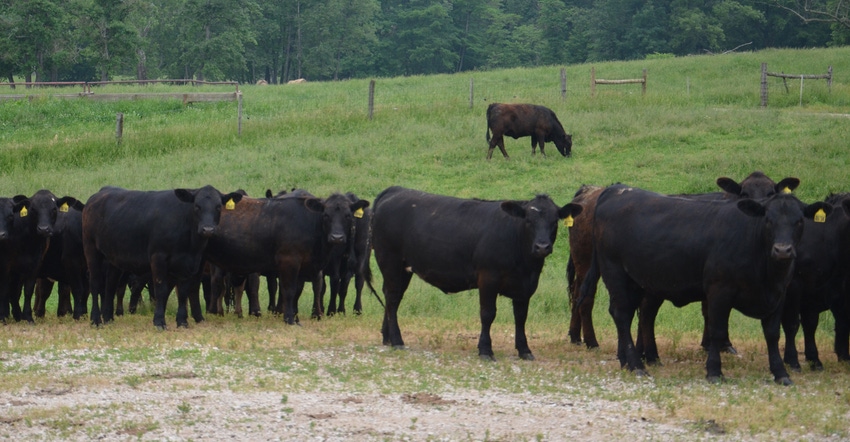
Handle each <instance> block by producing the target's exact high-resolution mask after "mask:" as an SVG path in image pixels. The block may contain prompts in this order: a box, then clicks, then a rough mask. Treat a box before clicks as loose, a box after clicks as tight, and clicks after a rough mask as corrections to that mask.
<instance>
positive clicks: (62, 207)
mask: <svg viewBox="0 0 850 442" xmlns="http://www.w3.org/2000/svg"><path fill="white" fill-rule="evenodd" d="M59 211H60V212H67V211H68V203H62V205H61V206H59Z"/></svg>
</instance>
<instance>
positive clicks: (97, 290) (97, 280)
mask: <svg viewBox="0 0 850 442" xmlns="http://www.w3.org/2000/svg"><path fill="white" fill-rule="evenodd" d="M95 253H97V256H89V255H90V253H89V250H88V249H87V250H86V258H87V259H86V261H87V263H88V267H89V290H91V315H90V319H91V323H92V325H95V326H100V324H102V323H103V320H102V318H101V317H100V300H101V299H102V298H103V292H104V287H105V286H106V263H105V260H104V258H103V256H102V255H100V253H98V252H95ZM75 314H76V311H75Z"/></svg>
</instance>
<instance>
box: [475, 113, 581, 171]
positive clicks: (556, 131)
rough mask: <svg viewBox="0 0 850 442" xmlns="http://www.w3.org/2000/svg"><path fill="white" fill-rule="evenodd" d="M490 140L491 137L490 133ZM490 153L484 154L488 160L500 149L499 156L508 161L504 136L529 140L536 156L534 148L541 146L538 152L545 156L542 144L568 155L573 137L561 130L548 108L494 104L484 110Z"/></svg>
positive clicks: (562, 128)
mask: <svg viewBox="0 0 850 442" xmlns="http://www.w3.org/2000/svg"><path fill="white" fill-rule="evenodd" d="M491 131H492V132H493V138H492V139H491V138H490V132H491ZM485 135H486V138H487V143H489V146H490V150H488V151H487V159H488V160H489V159H490V158H492V157H493V150H494V149H495V148H496V146H499V150H501V151H502V155H504V156H505V158H508V152H507V151H505V138H504V136H505V135H507V136H509V137H513V138H514V139H517V138H520V137H528V136H530V137H531V154H532V155H534V154H535V153H537V145H538V144H539V145H540V153H541V154H543V156H546V152H544V151H543V145H544V144H545V143H546V142H547V141H551V142H554V143H555V147H557V148H558V152H561V155H563V156H565V157H568V156H570V153H571V150H572V147H573V137H572V135H570V134H568V133H566V132H565V131H564V126H562V125H561V122H560V121H558V117H557V116H555V112H552V110H551V109H549V108H547V107H543V106H538V105H536V104H505V103H493V104H491V105H490V106H488V107H487V132H486V133H485Z"/></svg>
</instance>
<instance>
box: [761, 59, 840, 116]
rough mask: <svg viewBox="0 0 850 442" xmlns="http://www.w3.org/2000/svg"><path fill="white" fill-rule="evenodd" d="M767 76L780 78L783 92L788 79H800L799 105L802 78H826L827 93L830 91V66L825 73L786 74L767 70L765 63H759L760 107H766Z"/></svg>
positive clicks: (801, 101) (801, 94)
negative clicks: (783, 86)
mask: <svg viewBox="0 0 850 442" xmlns="http://www.w3.org/2000/svg"><path fill="white" fill-rule="evenodd" d="M767 77H778V78H781V79H782V83H783V84H784V85H785V93H786V94H787V93H788V92H789V91H788V79H789V78H792V79H796V78H799V79H800V106H802V105H803V80H804V79H810V80H826V87H827V90H828V91H829V93H832V66H828V67H827V69H826V74H786V73H784V72H779V73H777V72H768V70H767V63H762V64H761V107H767V96H768V94H767Z"/></svg>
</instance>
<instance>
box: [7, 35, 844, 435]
mask: <svg viewBox="0 0 850 442" xmlns="http://www.w3.org/2000/svg"><path fill="white" fill-rule="evenodd" d="M762 62H767V63H768V66H769V69H770V70H771V71H784V72H788V73H821V72H826V69H827V66H828V65H832V66H833V72H834V75H835V78H834V81H833V85H832V90H831V92H830V91H828V90H827V87H826V82H825V81H823V80H818V81H811V80H807V81H806V82H805V84H804V93H803V105H802V106H799V105H798V101H799V82H797V83H796V84H795V83H794V81H790V83H789V84H791V86H790V88H791V92H789V93H785V91H784V86H783V84H782V81H781V80H779V79H773V78H772V79H770V104H769V106H768V108H767V109H760V108H759V81H760V64H761V63H762ZM593 67H595V69H596V73H597V78H606V79H617V78H636V77H638V76H639V75H640V74H641V70H642V69H644V68H646V69H647V71H648V85H647V93H646V95H645V96H642V95H641V93H640V86H639V85H621V86H608V85H600V86H599V87H598V88H597V96H596V97H590V84H589V81H590V68H591V65H590V64H583V65H571V66H566V67H565V69H566V73H567V82H568V84H567V96H566V98H565V99H562V98H561V96H560V84H559V71H560V67H544V68H534V69H510V70H500V71H492V72H473V73H463V74H456V75H436V76H427V77H419V76H417V77H404V78H378V79H376V91H375V104H376V106H375V112H374V117H373V119H372V120H369V119H368V118H367V92H368V80H349V81H341V82H332V83H306V84H301V85H282V86H253V85H247V86H240V89H241V90H242V92H243V94H244V116H243V118H244V119H243V129H242V135H241V136H237V133H236V123H237V121H236V118H237V115H236V105H235V104H234V103H195V104H191V105H189V106H183V105H182V104H181V103H180V102H176V101H156V100H138V101H122V102H118V103H101V102H90V101H84V100H71V99H57V98H50V97H42V98H38V99H34V100H31V101H0V128H2V131H0V195H6V196H11V195H16V194H32V193H34V192H35V191H36V190H38V189H40V188H48V189H51V190H53V191H54V193H56V194H59V195H73V196H76V197H78V198H80V199H82V200H85V199H87V198H88V196H89V195H91V194H93V193H94V192H96V191H97V190H98V189H99V188H100V187H102V186H104V185H117V186H123V187H127V188H134V189H165V188H173V187H198V186H201V185H204V184H212V185H214V186H216V187H217V188H219V189H220V190H223V191H232V190H235V189H237V188H242V189H245V190H247V192H248V193H249V194H250V195H255V196H259V195H262V194H263V193H264V192H265V190H266V189H272V190H273V191H277V190H280V189H285V188H290V187H296V186H297V187H302V188H306V189H308V190H310V191H311V192H313V193H315V194H317V195H327V194H329V193H331V192H334V191H353V192H355V193H357V194H358V195H359V196H361V197H362V198H366V199H369V200H372V199H373V198H374V197H375V195H377V194H378V192H380V191H381V190H382V189H384V188H386V187H388V186H391V185H403V186H408V187H413V188H417V189H422V190H425V191H429V192H434V193H441V194H447V195H454V196H460V197H480V198H488V199H500V198H511V199H520V198H530V197H532V196H533V195H534V194H536V193H547V194H549V195H551V196H552V198H553V199H554V200H555V201H556V202H557V203H559V204H561V205H563V204H566V203H567V202H569V201H570V200H571V199H572V197H573V194H574V193H575V191H576V190H577V189H578V188H579V186H580V185H581V184H599V185H605V184H610V183H613V182H624V183H628V184H630V185H634V186H638V187H643V188H647V189H650V190H654V191H658V192H663V193H693V192H709V191H714V190H716V185H715V184H714V182H715V180H716V178H717V177H719V176H729V177H732V178H734V179H736V180H739V181H740V180H741V179H743V178H744V177H745V176H746V175H748V174H749V173H750V172H752V171H753V170H762V171H764V172H765V173H767V174H768V175H769V176H771V177H772V178H774V179H775V180H777V181H778V180H779V179H781V178H783V177H786V176H796V177H799V178H800V179H801V180H802V184H801V186H800V188H799V189H798V190H797V192H796V193H797V194H798V196H799V197H800V198H801V199H803V200H805V201H815V200H820V199H822V198H823V197H824V196H826V195H827V194H828V193H830V192H838V191H848V190H850V183H848V178H847V177H848V174H847V166H848V154H847V148H848V141H847V140H848V139H850V116H849V115H850V48H833V49H812V50H766V51H761V52H755V53H739V54H727V55H722V56H695V57H682V58H673V59H658V60H644V61H632V62H616V63H613V62H606V63H595V64H593ZM470 80H472V82H473V84H474V101H473V104H472V107H470V104H469V95H470V89H469V86H470ZM158 88H159V89H156V91H162V90H168V91H175V92H177V91H179V92H186V91H196V89H197V88H195V89H191V88H188V87H187V88H188V89H190V90H186V88H184V89H181V88H180V87H177V86H173V87H163V86H160V87H158ZM204 90H218V89H214V88H211V89H204ZM228 90H229V89H228ZM105 91H109V92H129V91H134V92H138V91H139V88H134V87H130V86H111V87H109V89H105ZM16 92H19V91H16ZM94 92H95V93H98V92H99V90H95V91H94ZM0 93H3V91H0ZM492 102H532V103H537V104H543V105H546V106H548V107H550V108H552V109H553V110H554V111H555V112H556V113H557V114H558V116H559V118H560V120H561V122H562V123H563V125H564V126H565V128H566V129H567V131H568V132H570V133H572V135H573V140H574V145H573V156H572V157H571V158H568V159H564V158H562V157H561V156H560V155H559V154H558V152H557V150H556V149H555V148H554V146H552V145H549V146H548V149H547V152H548V154H549V156H548V157H547V158H544V157H542V156H540V155H537V156H534V157H532V156H531V153H530V150H531V149H530V140H529V139H528V138H523V139H519V140H516V141H514V140H512V139H508V140H506V148H507V150H508V152H509V154H510V155H511V159H510V160H509V161H505V160H503V159H502V158H501V157H499V155H498V152H497V153H496V155H495V156H494V158H493V159H492V160H491V161H486V160H485V154H486V151H487V146H486V142H485V130H486V123H485V119H484V112H485V110H486V108H487V106H488V105H489V104H490V103H492ZM117 112H123V113H124V115H125V117H124V121H125V123H124V124H125V126H124V137H123V140H122V142H121V143H120V144H118V143H117V142H116V139H115V113H117ZM558 236H559V239H558V242H557V244H556V246H555V252H554V253H553V255H552V256H551V257H550V258H549V259H548V260H547V265H546V267H545V268H544V273H543V275H542V277H541V283H540V287H539V289H538V291H537V293H536V294H535V296H534V297H533V298H532V301H531V312H530V317H529V325H528V327H529V333H530V345H531V348H532V350H533V351H535V353H536V354H538V355H540V354H543V355H545V356H544V358H545V357H548V358H550V359H554V360H556V361H561V362H564V363H568V364H569V363H572V362H571V361H581V362H580V363H579V366H580V367H587V366H590V367H593V366H594V364H596V363H597V362H598V361H599V360H609V361H610V360H611V359H613V352H614V348H615V347H614V346H613V345H614V343H613V341H614V339H615V333H614V331H613V325H612V323H611V320H610V316H609V315H608V313H607V311H606V310H607V295H606V293H605V291H604V287H600V289H601V290H600V294H599V296H598V302H597V307H596V311H595V320H596V325H597V329H598V331H599V333H600V339H601V341H602V342H603V348H602V349H601V350H600V351H599V352H594V353H590V354H588V353H586V352H584V350H581V349H577V348H567V346H566V344H565V336H566V324H567V320H568V311H567V310H568V308H567V298H566V283H565V281H564V279H565V276H564V274H565V265H566V261H567V255H568V241H567V231H566V230H565V229H561V230H560V231H559V234H558ZM373 271H374V273H375V277H376V287H377V288H378V290H379V291H380V281H381V278H380V272H378V270H377V267H375V266H374V264H373ZM311 298H312V296H311V295H310V294H305V296H303V297H302V305H301V307H300V309H301V311H302V312H305V311H309V302H310V301H311ZM349 302H351V301H349ZM263 305H265V304H263ZM364 306H365V310H366V311H365V313H364V316H363V317H361V318H345V320H344V321H341V322H334V321H326V322H323V323H322V324H321V325H318V324H316V323H308V326H307V327H306V328H313V330H314V331H315V332H316V333H319V334H320V335H321V334H323V333H327V334H328V335H324V336H319V337H308V336H305V333H303V332H297V333H294V334H293V333H291V332H290V331H283V332H281V331H278V330H277V329H276V327H279V326H280V327H282V325H278V324H279V321H278V320H273V319H271V318H262V319H261V320H260V321H259V322H258V324H260V325H259V326H258V328H259V329H261V330H263V331H260V330H254V331H253V332H252V333H265V331H264V330H268V329H270V328H272V329H273V331H272V332H271V333H273V334H279V333H283V334H284V335H288V338H287V341H286V342H280V341H277V340H275V341H274V344H272V345H281V346H305V347H308V348H309V347H310V346H311V345H316V343H317V342H318V343H319V345H323V344H325V343H327V342H329V341H330V342H333V341H335V340H338V339H343V340H347V341H349V342H355V343H357V345H363V346H370V345H376V346H377V345H379V344H380V334H379V327H380V320H381V318H382V313H383V312H382V311H381V309H380V306H379V305H378V303H377V301H376V300H375V299H374V298H372V297H371V296H366V298H365V299H364ZM350 308H351V307H349V309H350ZM49 309H55V304H54V305H53V306H52V307H49ZM498 309H499V314H498V315H497V322H496V325H495V328H494V349H495V350H496V352H497V357H499V356H501V357H506V356H508V355H512V354H513V353H514V351H513V349H512V344H513V341H512V338H511V336H510V335H511V333H512V323H513V319H512V315H511V306H510V302H509V301H508V300H506V299H501V300H500V301H499V304H498ZM53 311H55V310H53ZM143 315H144V313H143ZM170 315H172V316H169V317H170V318H173V306H172V311H171V313H170ZM146 318H147V319H144V320H142V321H141V323H142V324H144V325H143V326H141V328H140V329H139V330H138V331H137V333H140V334H144V333H146V330H147V329H148V328H150V329H152V327H149V326H150V321H149V316H147V317H146ZM477 318H478V300H477V295H476V294H475V293H473V292H466V293H460V294H456V295H451V296H446V295H443V294H442V293H441V292H439V291H438V290H436V289H434V288H433V287H430V286H428V285H427V284H424V283H422V282H421V281H418V280H414V282H413V284H412V285H411V287H410V289H409V290H408V292H407V294H406V296H405V300H404V302H403V303H402V305H401V310H400V322H401V328H402V332H403V334H404V336H405V338H406V341H407V343H408V344H409V345H410V346H412V347H418V348H425V349H430V350H435V351H447V352H450V353H451V352H461V353H468V354H469V355H470V356H472V355H474V352H475V344H476V342H475V337H476V334H477V327H478V319H477ZM821 319H822V321H821V328H820V343H821V352H822V354H826V353H829V349H830V348H831V335H832V326H833V324H832V321H831V317H830V316H829V315H828V314H823V315H821ZM135 321H137V319H132V321H131V320H129V319H119V320H118V321H117V322H116V324H115V325H114V326H113V329H120V328H121V327H122V326H124V324H130V323H135ZM169 321H173V320H169ZM266 321H268V322H266ZM47 322H48V323H50V324H58V325H56V327H59V330H60V331H56V332H55V333H59V334H63V335H65V336H76V337H74V338H70V337H68V338H66V339H67V340H66V341H60V344H59V345H60V346H65V347H71V348H75V347H89V346H91V345H96V343H97V342H102V340H104V339H106V340H107V341H108V342H109V343H108V344H106V345H111V346H118V347H120V346H121V345H122V344H121V343H120V342H118V341H109V340H108V336H109V335H108V334H106V333H100V334H98V335H94V337H92V336H90V333H93V332H91V331H90V330H87V329H85V330H80V329H83V328H87V327H86V326H84V325H82V326H81V325H75V324H69V323H67V322H66V321H58V320H56V319H50V320H48V321H47ZM170 323H171V322H169V324H170ZM246 323H247V321H246ZM240 324H242V323H241V322H240V321H236V320H235V319H232V318H223V319H219V318H213V320H211V321H210V324H205V325H199V326H194V327H193V330H194V328H198V329H200V330H196V331H189V332H185V333H186V334H185V335H183V337H184V338H185V339H186V340H194V339H198V340H201V342H209V341H208V340H210V339H212V340H216V342H212V343H210V345H215V346H216V347H220V348H233V349H234V350H238V351H251V349H252V348H254V349H256V346H262V345H263V344H262V343H257V341H256V340H255V338H251V339H250V340H249V341H248V342H252V344H250V345H249V344H246V343H245V342H242V341H240V339H241V337H239V336H241V335H235V334H234V333H236V332H235V331H233V328H238V327H244V325H240ZM340 324H342V325H340ZM730 324H731V325H730V328H731V335H732V339H733V342H735V343H736V345H738V346H739V348H743V349H744V350H745V351H749V352H750V354H755V355H756V356H755V358H754V360H753V361H751V360H747V361H738V360H732V361H727V360H724V364H727V362H729V366H728V367H729V368H728V369H727V373H733V374H737V375H738V376H739V377H740V378H742V379H744V382H746V380H747V379H749V377H754V378H755V379H761V378H766V377H767V376H768V375H769V374H768V373H767V370H766V364H765V356H764V355H763V353H764V344H763V338H762V336H761V330H760V326H759V323H758V321H756V320H752V319H749V318H745V317H743V316H742V315H740V314H738V313H733V317H732V319H731V321H730ZM702 326H703V324H702V318H701V315H700V312H699V307H698V306H695V305H692V306H688V307H686V308H683V309H675V308H673V307H671V306H669V305H665V307H663V308H662V310H661V313H660V316H659V320H658V335H659V341H660V345H661V348H662V350H661V351H662V358H664V359H665V360H674V361H683V363H680V364H674V367H673V368H670V367H667V368H662V369H659V370H662V371H661V374H659V378H662V379H663V378H669V379H671V380H670V381H669V384H671V385H667V386H666V387H665V389H664V390H663V393H662V396H663V397H662V398H661V399H658V401H662V402H663V401H670V403H673V404H675V406H674V408H675V409H676V410H678V412H679V413H685V412H687V411H686V409H689V408H692V407H695V406H692V405H689V404H687V403H686V402H687V398H685V397H682V396H681V395H680V394H678V393H675V391H676V390H677V389H679V388H680V386H681V384H682V383H690V382H699V379H701V378H702V371H701V364H702V362H703V359H702V358H703V356H702V354H701V353H700V352H699V350H698V349H697V347H698V342H699V334H700V333H701V330H702ZM62 327H72V328H73V330H77V331H78V332H79V335H76V334H75V333H76V332H69V331H68V330H67V329H63V328H62ZM222 327H225V330H227V331H226V332H222V331H220V329H221V328H222ZM228 327H229V328H228ZM253 327H254V326H250V328H251V329H252V330H253ZM10 328H12V329H14V328H15V327H14V326H13V327H10ZM211 328H214V329H216V330H219V331H217V332H216V334H215V336H217V337H215V338H214V337H211V336H207V334H206V333H207V332H209V330H210V329H211ZM62 330H64V331H62ZM16 333H18V332H16ZM118 333H119V334H121V333H122V332H118ZM27 335H32V336H30V338H29V340H24V341H23V343H22V342H20V341H15V342H13V343H3V342H2V340H0V349H3V350H5V351H20V352H24V351H27V350H26V349H27V348H28V347H29V346H32V347H33V348H35V349H39V348H45V347H48V348H49V347H50V346H53V345H56V344H55V339H54V337H51V336H45V335H42V334H40V333H38V332H33V333H27ZM152 336H154V337H149V338H146V339H153V340H155V341H159V340H165V341H170V340H171V339H173V335H171V334H167V335H165V336H164V337H162V336H160V337H155V335H152ZM202 336H203V337H202ZM470 336H471V338H470ZM798 341H800V342H799V344H798V345H801V344H802V342H801V340H798ZM296 342H297V343H296ZM251 345H253V346H254V347H251ZM143 347H144V345H142V344H131V345H130V347H129V348H131V349H134V348H135V349H141V348H143ZM665 352H666V353H665ZM825 360H828V359H825ZM685 362H686V363H687V364H684V363H685ZM611 363H612V364H613V362H611ZM683 364H684V365H688V366H689V367H690V368H687V369H686V370H685V371H684V372H683V373H684V374H681V375H678V376H681V377H677V373H680V371H676V370H679V369H680V368H681V367H682V366H683ZM831 365H833V366H834V365H835V364H834V363H833V364H831ZM676 367H679V368H676ZM726 367H727V365H724V368H725V369H726ZM594 370H595V369H591V370H590V371H591V372H595V371H594ZM831 370H839V371H840V369H834V368H831ZM831 373H833V375H834V374H835V371H833V372H831ZM838 375H839V376H842V377H846V375H847V374H846V373H843V372H842V373H839V374H838ZM807 376H808V375H807ZM799 377H800V376H797V378H799ZM797 378H795V380H797ZM458 382H462V381H458ZM565 382H566V381H565ZM661 382H667V381H661ZM841 385H846V381H844V383H842V384H841ZM388 388H389V387H388ZM826 389H827V390H828V389H829V388H828V387H827V388H826ZM817 394H821V393H820V392H818V393H813V395H815V396H816V395H817ZM706 397H708V398H713V396H712V395H711V394H708V396H706ZM706 400H710V399H706ZM788 406H789V407H790V406H791V405H790V404H789V405H788ZM839 406H840V407H841V410H842V411H841V412H843V413H846V412H847V408H848V406H847V404H846V403H844V404H840V405H839ZM742 407H743V406H742ZM742 409H743V408H741V407H738V408H734V407H733V410H732V411H731V412H730V413H731V414H730V415H729V416H728V418H727V419H728V420H729V421H730V422H731V421H734V422H738V423H737V424H735V425H737V428H745V427H746V425H748V423H747V422H746V420H741V418H740V416H737V417H736V416H735V415H734V413H735V412H738V413H739V414H740V413H741V410H742ZM711 410H712V412H713V413H721V412H720V411H719V409H718V408H716V407H712V408H711ZM688 413H689V415H690V416H692V417H693V416H695V415H699V414H700V412H699V411H690V412H688ZM674 414H675V413H674ZM724 416H725V414H724ZM812 419H816V418H814V417H813V418H812ZM767 425H769V422H767V423H765V426H758V427H757V428H756V429H759V428H762V429H763V428H769V427H766V426H767ZM811 425H812V426H810V428H813V427H814V426H816V425H815V424H811ZM823 434H830V433H829V432H826V433H823ZM840 434H843V435H844V436H845V437H846V436H847V433H846V431H845V432H843V433H840Z"/></svg>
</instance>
